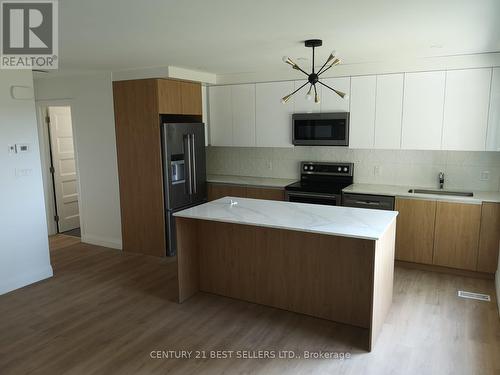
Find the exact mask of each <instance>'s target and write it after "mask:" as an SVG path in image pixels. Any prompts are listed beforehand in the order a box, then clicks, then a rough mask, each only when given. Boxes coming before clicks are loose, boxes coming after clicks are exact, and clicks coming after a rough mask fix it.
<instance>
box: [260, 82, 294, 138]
mask: <svg viewBox="0 0 500 375" xmlns="http://www.w3.org/2000/svg"><path fill="white" fill-rule="evenodd" d="M293 90H294V84H293V82H292V81H285V82H266V83H257V85H256V94H255V96H256V98H255V99H256V103H255V105H256V142H257V147H292V146H293V144H292V115H293V106H294V98H293V96H292V98H291V99H290V100H289V101H288V102H286V103H281V98H282V97H283V96H285V95H288V94H290V93H291V92H292V91H293Z"/></svg>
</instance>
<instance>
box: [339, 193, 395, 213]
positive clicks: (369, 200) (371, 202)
mask: <svg viewBox="0 0 500 375" xmlns="http://www.w3.org/2000/svg"><path fill="white" fill-rule="evenodd" d="M342 205H343V206H346V207H358V208H371V209H375V210H390V211H392V210H394V197H391V196H387V195H371V194H353V193H343V194H342Z"/></svg>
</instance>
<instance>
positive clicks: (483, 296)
mask: <svg viewBox="0 0 500 375" xmlns="http://www.w3.org/2000/svg"><path fill="white" fill-rule="evenodd" d="M458 296H459V297H462V298H469V299H477V300H479V301H488V302H490V301H491V298H490V296H489V295H487V294H481V293H472V292H465V291H463V290H459V291H458Z"/></svg>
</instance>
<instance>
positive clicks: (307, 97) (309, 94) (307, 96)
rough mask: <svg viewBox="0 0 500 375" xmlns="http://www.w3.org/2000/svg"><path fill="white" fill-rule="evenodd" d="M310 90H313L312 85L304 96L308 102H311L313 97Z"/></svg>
mask: <svg viewBox="0 0 500 375" xmlns="http://www.w3.org/2000/svg"><path fill="white" fill-rule="evenodd" d="M312 89H313V85H311V86H310V87H309V91H308V92H307V94H306V99H307V100H309V101H312V100H313V95H312Z"/></svg>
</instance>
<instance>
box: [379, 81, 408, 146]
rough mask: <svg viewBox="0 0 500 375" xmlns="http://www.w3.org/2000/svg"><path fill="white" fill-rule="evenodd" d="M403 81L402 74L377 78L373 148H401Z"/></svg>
mask: <svg viewBox="0 0 500 375" xmlns="http://www.w3.org/2000/svg"><path fill="white" fill-rule="evenodd" d="M403 79H404V75H403V74H384V75H379V76H377V94H376V97H375V102H376V106H375V148H382V149H389V150H394V149H399V148H401V118H402V111H403Z"/></svg>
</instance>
